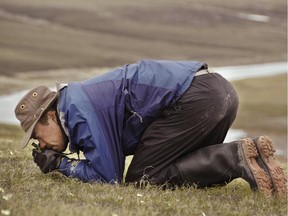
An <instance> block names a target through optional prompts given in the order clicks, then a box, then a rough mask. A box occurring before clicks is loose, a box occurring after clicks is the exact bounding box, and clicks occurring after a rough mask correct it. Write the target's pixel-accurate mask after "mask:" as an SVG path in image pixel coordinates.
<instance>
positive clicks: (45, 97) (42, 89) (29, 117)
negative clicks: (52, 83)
mask: <svg viewBox="0 0 288 216" xmlns="http://www.w3.org/2000/svg"><path fill="white" fill-rule="evenodd" d="M57 95H58V94H57V92H55V91H51V90H50V89H49V88H48V87H46V86H38V87H36V88H34V89H32V90H31V91H29V92H28V93H27V94H26V95H25V96H24V97H23V98H22V99H21V100H20V102H19V103H18V104H17V106H16V108H15V115H16V118H17V119H18V120H19V121H20V124H21V127H22V129H23V130H24V132H25V135H24V138H23V140H22V142H21V147H22V148H25V147H26V146H27V144H28V142H29V140H30V139H31V136H32V134H33V130H34V127H35V125H36V123H37V122H38V121H39V119H40V118H41V116H42V114H43V113H44V112H45V111H46V110H47V109H48V108H49V107H50V105H51V104H53V102H54V101H55V100H56V99H57Z"/></svg>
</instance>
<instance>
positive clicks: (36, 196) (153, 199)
mask: <svg viewBox="0 0 288 216" xmlns="http://www.w3.org/2000/svg"><path fill="white" fill-rule="evenodd" d="M285 82H286V79H285V76H284V75H279V76H275V77H270V78H258V79H249V80H242V81H236V82H234V83H233V84H234V86H235V87H236V88H237V90H238V93H239V97H240V101H242V105H241V107H240V110H239V116H240V117H238V118H237V119H238V120H237V121H236V123H235V125H238V126H239V127H241V129H243V128H245V127H246V126H247V125H246V124H245V122H246V121H247V119H251V118H252V117H251V116H253V118H254V116H255V113H254V110H253V109H250V110H246V111H245V109H246V108H247V107H254V106H255V107H258V108H261V107H262V106H265V104H266V103H267V98H269V102H270V103H272V104H274V106H268V107H266V108H265V109H256V110H258V112H257V113H258V115H259V116H261V115H263V116H267V114H269V113H270V115H269V118H268V119H272V118H278V117H281V118H283V119H286V117H287V114H286V112H285V111H284V109H282V108H281V107H282V106H283V104H285V103H286V102H285V100H283V97H284V95H282V94H281V92H282V93H283V90H284V89H285V85H284V83H285ZM268 83H269V84H270V87H276V86H277V88H269V90H267V89H265V88H264V90H263V88H261V86H262V87H263V85H264V86H266V85H268ZM274 85H275V86H274ZM281 86H282V87H281ZM251 88H252V89H254V90H255V91H251ZM259 89H262V90H261V91H260V90H259ZM259 91H260V92H259ZM249 92H250V94H248V93H249ZM251 92H252V93H251ZM277 92H278V94H276V93H277ZM279 92H280V94H279ZM262 94H264V95H265V97H262ZM277 95H278V97H276V96H277ZM279 107H280V108H281V109H280V108H279ZM269 109H271V112H270V110H269ZM274 109H276V110H278V111H277V112H275V111H273V110H274ZM249 111H251V112H249ZM257 120H258V119H257ZM252 123H253V126H254V127H258V126H261V125H262V122H261V121H253V122H252ZM248 126H249V124H248ZM271 127H273V126H271ZM266 129H267V128H266ZM262 130H265V128H262ZM281 131H282V130H279V131H278V130H276V132H277V133H278V134H279V133H284V132H283V131H282V132H281ZM22 135H23V134H22V132H21V130H20V128H19V127H18V126H11V125H0V163H1V166H0V176H1V178H0V210H1V212H2V214H3V215H5V214H6V215H21V216H22V215H23V216H25V215H29V216H30V215H42V216H46V215H47V216H48V215H49V216H50V215H100V216H102V215H103V216H106V215H109V216H116V215H117V216H122V215H123V216H129V215H137V216H138V215H149V216H150V215H171V216H172V215H173V216H174V215H179V216H180V215H181V216H182V215H207V216H208V215H243V216H244V215H254V216H258V215H259V216H265V215H267V216H268V215H269V216H271V215H275V216H276V215H277V216H282V215H283V216H284V215H287V199H286V198H271V199H267V198H265V197H264V196H262V195H261V194H259V193H254V192H252V191H251V190H250V188H249V185H248V184H247V183H246V182H245V181H243V180H241V179H236V180H234V181H233V182H231V183H230V184H228V185H227V186H224V187H215V188H209V189H201V190H200V189H197V188H194V187H190V188H177V189H176V190H174V191H172V190H162V189H161V187H155V186H148V187H147V188H146V189H138V188H135V187H134V186H131V185H130V186H121V185H118V186H111V185H106V184H88V183H82V182H80V181H77V180H73V179H69V178H67V177H64V176H62V175H61V174H59V173H57V172H53V173H49V174H47V175H44V174H42V173H41V172H40V171H39V169H38V167H37V166H36V165H35V164H34V162H33V159H32V156H31V147H27V149H24V150H23V151H22V150H21V149H19V143H20V140H21V138H22ZM285 145H286V144H285ZM284 165H285V164H284ZM286 169H287V167H286Z"/></svg>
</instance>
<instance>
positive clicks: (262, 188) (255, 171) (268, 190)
mask: <svg viewBox="0 0 288 216" xmlns="http://www.w3.org/2000/svg"><path fill="white" fill-rule="evenodd" d="M238 155H239V157H242V160H243V166H244V167H245V170H246V172H247V173H246V176H248V178H247V177H246V178H247V179H246V180H247V181H248V182H249V184H250V186H251V188H252V189H254V190H258V191H259V192H260V193H262V194H264V195H266V196H268V197H271V196H272V190H273V188H272V184H271V181H270V178H269V176H268V174H267V173H266V172H265V171H264V170H263V169H262V168H261V167H260V166H259V165H258V163H257V162H256V158H257V157H258V152H257V148H256V146H255V144H254V143H253V141H252V140H251V139H250V138H245V139H242V140H241V142H240V144H239V146H238ZM249 176H250V178H249ZM251 176H252V178H251ZM243 177H244V176H243ZM244 179H245V177H244ZM249 179H253V180H254V181H253V182H251V181H249ZM255 183H256V185H255Z"/></svg>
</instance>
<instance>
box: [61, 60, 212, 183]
mask: <svg viewBox="0 0 288 216" xmlns="http://www.w3.org/2000/svg"><path fill="white" fill-rule="evenodd" d="M204 68H207V65H206V64H205V63H200V62H193V61H154V60H143V61H139V62H137V63H135V64H131V65H125V66H123V67H119V68H117V69H115V70H112V71H110V72H108V73H106V74H104V75H100V76H97V77H94V78H92V79H89V80H86V81H83V82H75V83H69V84H68V85H67V86H66V87H64V88H62V89H61V90H60V91H59V100H58V112H59V117H60V120H61V123H62V126H63V128H64V130H65V131H66V132H67V135H68V137H69V141H70V145H69V147H70V150H71V151H72V152H75V151H83V154H84V156H85V159H83V160H80V159H79V160H76V159H69V158H65V159H64V160H63V161H62V162H61V164H60V169H59V171H60V172H61V173H63V174H64V175H66V176H69V177H72V178H78V179H80V180H82V181H84V182H92V181H98V182H106V183H115V182H119V183H120V182H122V179H123V172H124V166H125V156H127V155H133V153H134V151H135V149H136V147H137V145H138V142H139V140H140V138H141V135H142V134H143V132H144V130H145V129H146V128H147V127H148V126H149V125H150V124H151V123H152V122H153V121H155V120H156V119H157V118H160V116H161V112H162V110H163V109H165V108H166V107H168V106H170V105H171V104H173V103H175V102H176V101H177V100H178V99H179V98H180V97H181V96H182V95H183V94H184V92H185V91H186V90H187V89H188V88H189V86H190V84H191V82H192V80H193V77H194V75H195V73H196V72H197V71H198V70H200V69H204ZM125 112H126V113H130V115H129V117H128V118H126V117H124V115H125Z"/></svg>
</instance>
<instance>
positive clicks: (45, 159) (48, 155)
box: [32, 149, 62, 173]
mask: <svg viewBox="0 0 288 216" xmlns="http://www.w3.org/2000/svg"><path fill="white" fill-rule="evenodd" d="M32 156H33V157H34V162H35V163H36V164H37V166H38V167H39V168H40V169H41V171H42V172H43V173H48V172H52V171H53V170H56V169H58V168H59V165H60V163H61V158H62V156H61V154H59V153H58V152H56V151H53V150H42V151H39V149H33V150H32Z"/></svg>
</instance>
